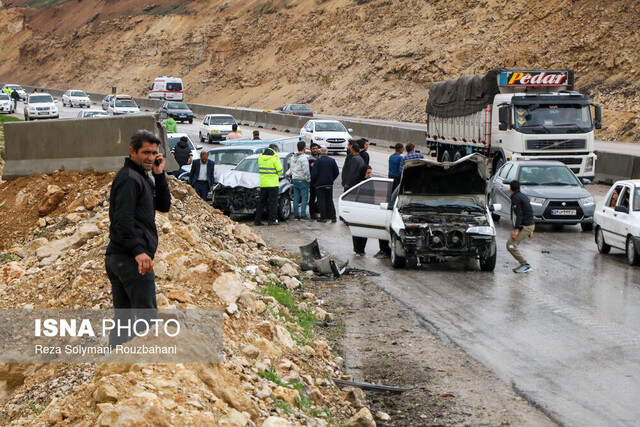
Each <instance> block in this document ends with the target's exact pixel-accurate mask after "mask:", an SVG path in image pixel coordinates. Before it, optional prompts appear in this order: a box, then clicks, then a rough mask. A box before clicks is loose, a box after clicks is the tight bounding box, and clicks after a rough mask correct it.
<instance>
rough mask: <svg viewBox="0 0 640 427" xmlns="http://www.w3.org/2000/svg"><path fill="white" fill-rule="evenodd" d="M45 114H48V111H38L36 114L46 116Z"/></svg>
mask: <svg viewBox="0 0 640 427" xmlns="http://www.w3.org/2000/svg"><path fill="white" fill-rule="evenodd" d="M47 114H49V112H48V111H44V112H41V113H38V115H40V116H46V115H47Z"/></svg>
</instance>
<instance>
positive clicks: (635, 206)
mask: <svg viewBox="0 0 640 427" xmlns="http://www.w3.org/2000/svg"><path fill="white" fill-rule="evenodd" d="M594 220H595V224H596V245H598V251H600V253H603V254H607V253H609V251H610V250H611V248H612V247H613V248H616V249H620V250H623V251H625V252H626V254H627V262H628V263H629V264H630V265H640V179H634V180H625V181H618V182H616V183H614V184H613V185H612V186H611V188H610V189H609V191H608V192H607V195H606V196H605V198H604V201H603V203H602V206H599V207H598V208H597V209H596V212H595V215H594Z"/></svg>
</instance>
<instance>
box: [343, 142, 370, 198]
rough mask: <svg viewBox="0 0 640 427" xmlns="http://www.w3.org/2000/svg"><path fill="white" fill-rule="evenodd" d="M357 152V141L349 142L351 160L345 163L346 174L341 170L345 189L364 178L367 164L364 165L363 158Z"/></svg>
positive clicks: (358, 149) (358, 151)
mask: <svg viewBox="0 0 640 427" xmlns="http://www.w3.org/2000/svg"><path fill="white" fill-rule="evenodd" d="M359 154H360V146H359V145H358V143H357V142H353V143H352V144H351V160H349V163H348V164H347V170H346V174H345V173H344V171H343V178H342V179H343V180H344V190H345V191H347V190H348V189H349V188H351V187H353V186H354V185H356V184H358V183H359V182H361V181H362V180H363V179H364V174H365V173H366V171H367V170H366V168H367V165H365V163H364V159H363V158H362V156H360V155H359Z"/></svg>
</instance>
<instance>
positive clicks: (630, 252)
mask: <svg viewBox="0 0 640 427" xmlns="http://www.w3.org/2000/svg"><path fill="white" fill-rule="evenodd" d="M626 249H627V262H628V263H629V265H640V256H638V251H637V249H636V242H635V240H634V239H633V237H631V236H629V237H627V244H626Z"/></svg>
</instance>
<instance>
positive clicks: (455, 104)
mask: <svg viewBox="0 0 640 427" xmlns="http://www.w3.org/2000/svg"><path fill="white" fill-rule="evenodd" d="M503 71H518V72H521V71H531V70H530V69H521V68H503V67H501V68H493V69H491V70H489V71H488V72H487V74H485V75H482V76H463V77H460V78H458V79H453V80H448V81H446V82H436V83H432V84H431V87H430V88H429V99H428V100H427V114H429V115H434V116H437V117H458V116H466V115H469V114H473V113H475V112H478V111H481V110H482V109H483V108H484V107H486V106H487V105H488V104H491V103H492V102H493V98H494V97H495V96H496V94H498V93H500V88H499V87H498V76H499V75H500V73H501V72H503ZM569 79H570V82H571V86H570V87H569V89H572V86H573V72H570V77H569Z"/></svg>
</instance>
